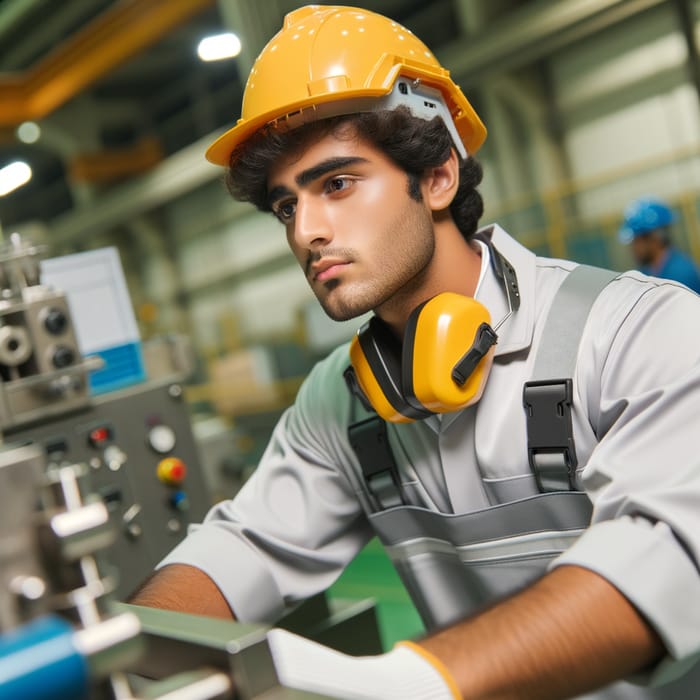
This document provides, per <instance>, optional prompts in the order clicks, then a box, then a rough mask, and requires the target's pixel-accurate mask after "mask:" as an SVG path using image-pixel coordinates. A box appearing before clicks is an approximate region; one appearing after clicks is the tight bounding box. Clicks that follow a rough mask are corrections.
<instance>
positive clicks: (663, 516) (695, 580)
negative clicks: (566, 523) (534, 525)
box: [553, 278, 700, 683]
mask: <svg viewBox="0 0 700 700" xmlns="http://www.w3.org/2000/svg"><path fill="white" fill-rule="evenodd" d="M640 285H645V286H644V287H641V289H643V290H644V291H642V292H641V293H640ZM635 286H636V288H635ZM593 311H594V314H593V316H594V320H593V321H592V322H591V323H589V327H588V328H587V329H586V331H585V333H584V337H583V338H582V345H581V350H580V353H581V354H580V355H579V361H578V363H577V376H576V381H577V383H578V385H579V391H580V393H581V396H582V397H583V400H584V402H586V403H587V405H588V415H589V418H590V420H591V424H592V427H593V429H594V430H595V432H596V434H597V435H598V438H599V442H598V445H597V447H596V448H595V449H594V451H593V453H592V455H591V457H590V459H589V461H588V463H587V465H586V467H585V469H584V472H583V483H584V486H585V488H586V490H587V492H588V493H589V494H590V496H591V499H592V501H593V504H594V511H593V521H592V526H591V527H590V528H589V529H588V530H587V531H586V533H585V534H584V535H583V536H582V537H581V538H580V539H579V540H578V541H577V542H576V543H575V544H574V545H573V546H572V547H571V548H570V549H569V550H567V551H566V552H565V553H564V554H563V555H561V556H560V557H559V558H558V559H557V560H556V561H555V562H554V564H553V565H554V566H561V565H564V564H575V565H578V566H582V567H586V568H588V569H591V570H593V571H596V572H597V573H599V574H600V575H602V576H603V577H604V578H606V579H607V580H608V581H610V582H611V583H613V584H614V585H615V586H616V587H617V588H618V589H619V590H620V591H621V592H622V593H623V594H624V595H625V596H626V597H627V598H628V599H629V600H630V601H631V602H632V603H633V604H634V605H635V606H636V607H637V609H638V610H639V611H640V612H641V613H642V615H643V616H644V617H645V618H646V619H647V620H648V621H649V622H650V623H651V625H652V626H653V627H654V628H655V630H656V631H657V633H658V634H659V635H660V637H661V639H662V640H663V642H664V644H665V646H666V649H667V651H668V658H667V659H666V660H665V661H664V662H663V663H662V664H661V665H660V666H659V667H657V668H656V669H654V670H653V671H652V673H651V674H650V676H649V677H647V678H646V682H650V683H653V682H655V681H659V682H660V681H662V680H666V679H668V678H673V677H674V676H676V675H679V674H680V673H682V671H683V670H684V668H685V667H686V666H687V665H688V664H689V663H691V662H692V661H693V660H697V659H693V657H694V655H697V654H698V652H700V573H699V567H700V449H699V447H700V442H699V440H700V297H698V296H697V295H696V294H694V293H692V292H690V291H688V290H686V289H684V288H681V287H680V286H678V285H675V284H673V283H670V284H666V283H661V282H658V283H654V284H650V283H649V282H648V281H647V282H645V281H643V280H638V279H634V278H631V279H630V278H628V279H625V280H618V281H617V282H614V283H612V284H611V285H609V290H606V292H605V293H604V295H603V296H602V297H601V298H599V300H598V301H597V302H596V306H595V307H594V310H593Z"/></svg>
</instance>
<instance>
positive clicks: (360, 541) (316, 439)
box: [159, 347, 372, 622]
mask: <svg viewBox="0 0 700 700" xmlns="http://www.w3.org/2000/svg"><path fill="white" fill-rule="evenodd" d="M347 362H348V354H347V347H342V348H339V349H338V350H337V351H335V352H334V353H333V354H332V355H331V356H330V357H329V358H327V359H326V360H325V361H323V362H321V363H319V365H317V366H316V367H315V368H314V369H313V370H312V372H311V373H310V375H309V376H308V377H307V379H306V381H305V382H304V384H303V385H302V387H301V388H300V390H299V393H298V396H297V399H296V401H295V403H294V405H293V406H292V407H291V408H289V409H288V410H287V411H286V412H285V413H284V414H283V415H282V417H281V418H280V420H279V422H278V424H277V425H276V427H275V429H274V432H273V434H272V437H271V440H270V442H269V443H268V446H267V448H266V450H265V452H264V455H263V457H262V459H261V461H260V464H259V465H258V467H257V469H256V470H255V472H254V473H253V475H252V476H251V477H250V479H248V481H247V482H246V483H245V485H244V486H243V488H242V489H241V490H240V491H239V492H238V494H237V495H236V496H235V498H233V499H232V500H225V501H223V502H221V503H219V504H217V505H215V506H214V507H213V508H212V509H211V510H210V511H209V513H208V514H207V516H206V518H205V519H204V521H203V522H202V523H201V524H198V525H193V526H191V527H190V530H189V532H188V535H187V537H186V538H185V539H184V540H183V542H181V543H180V545H178V546H177V547H176V548H175V549H174V550H173V551H172V552H171V553H170V554H169V555H168V556H167V557H166V558H165V559H164V560H163V561H162V562H161V563H160V564H159V568H160V567H162V566H165V565H167V564H174V563H180V564H189V565H191V566H195V567H197V568H199V569H201V570H202V571H204V572H205V573H206V574H207V575H208V576H210V577H211V578H212V579H213V580H214V582H215V583H216V584H217V586H218V587H219V588H220V590H221V591H222V593H223V595H224V597H225V598H226V600H227V602H228V603H229V605H230V607H231V609H232V610H233V611H234V613H235V615H236V617H237V618H238V619H239V620H241V621H247V622H274V621H275V620H276V619H278V618H279V617H280V616H281V615H282V614H283V613H284V612H285V610H286V609H287V608H288V607H289V606H291V605H293V604H294V603H296V602H298V601H300V600H303V599H304V598H306V597H308V596H311V595H314V594H316V593H318V592H320V591H322V590H324V589H325V588H327V587H328V586H329V585H330V584H332V583H333V582H334V581H335V579H336V578H337V577H338V576H339V575H340V573H341V572H342V571H343V569H344V568H345V566H346V565H347V564H348V563H349V562H350V561H351V560H352V558H353V557H354V556H355V555H356V554H357V553H358V551H359V550H360V549H361V548H362V547H363V546H364V545H365V544H366V543H367V542H368V540H369V539H370V537H371V534H372V533H371V529H370V527H369V525H368V523H367V520H366V518H365V516H364V511H363V510H362V506H361V503H360V501H359V500H358V495H357V494H356V492H355V491H356V487H355V486H353V485H352V484H351V482H350V480H349V478H348V476H347V474H346V471H345V470H343V469H342V468H341V465H342V464H343V463H344V462H346V461H347V460H350V459H352V458H353V456H352V455H351V454H350V453H351V448H350V447H349V445H348V443H347V439H346V436H345V432H346V426H347V421H348V413H349V407H350V395H349V393H348V391H347V389H346V387H345V385H344V383H343V379H342V370H343V369H344V367H345V365H347ZM348 471H349V470H348Z"/></svg>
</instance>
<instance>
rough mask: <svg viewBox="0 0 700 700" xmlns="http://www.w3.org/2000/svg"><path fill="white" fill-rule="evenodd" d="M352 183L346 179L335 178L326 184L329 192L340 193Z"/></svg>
mask: <svg viewBox="0 0 700 700" xmlns="http://www.w3.org/2000/svg"><path fill="white" fill-rule="evenodd" d="M349 184H350V181H349V180H348V179H347V178H345V177H333V178H331V179H330V180H328V182H327V183H326V189H327V190H328V191H329V192H340V190H344V189H347V187H348V185H349Z"/></svg>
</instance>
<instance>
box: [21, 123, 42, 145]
mask: <svg viewBox="0 0 700 700" xmlns="http://www.w3.org/2000/svg"><path fill="white" fill-rule="evenodd" d="M40 136H41V129H40V128H39V125H38V124H37V123H36V122H22V123H21V124H20V125H19V126H18V127H17V138H18V139H19V140H20V141H21V142H22V143H36V142H37V141H38V140H39V137H40Z"/></svg>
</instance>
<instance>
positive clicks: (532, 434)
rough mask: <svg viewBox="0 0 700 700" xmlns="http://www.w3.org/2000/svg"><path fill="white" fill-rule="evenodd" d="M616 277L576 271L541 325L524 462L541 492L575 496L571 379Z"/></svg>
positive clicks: (526, 393)
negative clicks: (599, 303) (600, 300)
mask: <svg viewBox="0 0 700 700" xmlns="http://www.w3.org/2000/svg"><path fill="white" fill-rule="evenodd" d="M617 276H618V273H617V272H612V271H611V270H604V269H601V268H598V267H590V266H588V265H579V266H578V267H576V268H574V269H573V270H572V271H571V272H570V273H569V274H568V275H567V277H566V279H565V280H564V282H562V284H561V286H560V287H559V289H558V290H557V293H556V295H555V297H554V301H553V302H552V307H551V309H550V310H549V314H548V316H547V319H546V321H545V326H544V330H543V332H542V338H541V340H540V346H539V349H538V351H537V356H536V358H535V368H534V371H533V374H532V380H531V381H529V382H525V385H524V387H523V404H524V406H525V416H526V420H527V444H528V450H527V452H528V460H529V462H530V468H531V469H532V471H533V473H534V475H535V479H536V480H537V485H538V487H539V489H540V491H541V492H548V491H568V490H576V466H577V464H578V460H577V458H576V450H575V445H574V434H573V427H572V424H571V401H572V394H573V376H574V371H575V369H576V356H577V354H578V346H579V341H580V339H581V334H582V333H583V329H584V327H585V325H586V319H587V318H588V314H589V312H590V310H591V307H592V306H593V302H594V301H595V300H596V298H597V297H598V294H599V293H600V292H601V291H602V289H603V288H604V287H605V286H606V285H607V284H608V282H610V281H612V280H613V279H615V278H616V277H617Z"/></svg>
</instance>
